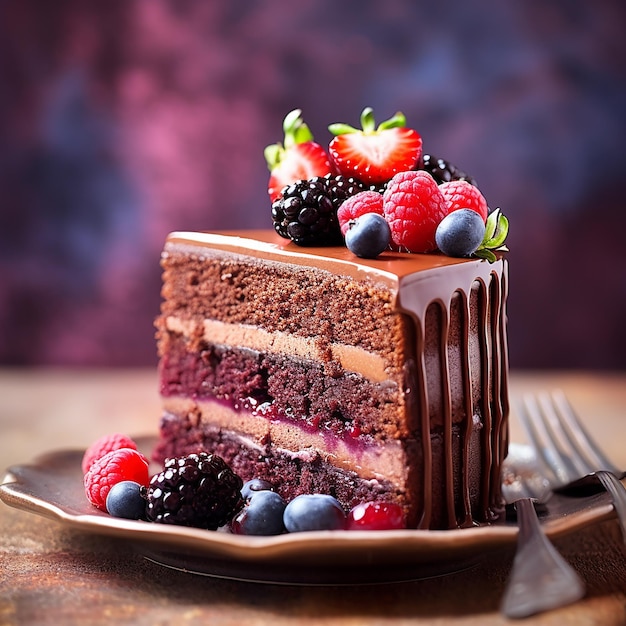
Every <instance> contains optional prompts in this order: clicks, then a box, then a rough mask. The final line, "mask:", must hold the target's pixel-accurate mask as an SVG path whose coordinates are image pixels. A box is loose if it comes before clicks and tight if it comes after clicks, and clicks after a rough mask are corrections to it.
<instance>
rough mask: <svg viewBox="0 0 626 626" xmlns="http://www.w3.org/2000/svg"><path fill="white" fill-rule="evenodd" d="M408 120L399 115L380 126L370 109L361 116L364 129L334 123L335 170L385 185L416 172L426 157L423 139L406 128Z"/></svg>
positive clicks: (331, 147)
mask: <svg viewBox="0 0 626 626" xmlns="http://www.w3.org/2000/svg"><path fill="white" fill-rule="evenodd" d="M405 124H406V118H405V117H404V115H403V114H402V113H399V112H398V113H396V114H395V115H394V116H393V117H392V118H391V119H388V120H387V121H385V122H382V123H381V124H379V125H378V127H377V126H376V123H375V121H374V112H373V110H372V109H371V108H370V107H367V108H365V109H363V113H361V127H362V130H358V129H356V128H353V127H352V126H348V125H347V124H331V125H330V126H329V127H328V130H330V132H331V133H332V134H333V135H335V137H334V139H333V140H332V141H331V142H330V146H329V147H328V152H329V153H330V158H331V161H332V164H333V165H334V167H335V168H336V169H337V170H338V171H339V172H340V173H341V174H343V175H344V176H354V177H355V178H358V179H359V180H361V181H363V182H364V183H368V184H376V183H384V182H386V181H388V180H389V179H391V178H392V177H393V176H395V175H396V174H397V173H398V172H405V171H407V170H411V169H413V168H414V167H415V166H416V165H417V162H418V161H419V159H420V157H421V155H422V138H421V137H420V136H419V134H418V133H417V132H416V131H415V130H413V129H411V128H406V126H405Z"/></svg>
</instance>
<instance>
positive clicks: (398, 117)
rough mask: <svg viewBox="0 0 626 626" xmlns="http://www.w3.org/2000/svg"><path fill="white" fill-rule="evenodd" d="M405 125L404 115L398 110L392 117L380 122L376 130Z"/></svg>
mask: <svg viewBox="0 0 626 626" xmlns="http://www.w3.org/2000/svg"><path fill="white" fill-rule="evenodd" d="M405 126H406V117H405V115H404V113H401V112H400V111H398V112H397V113H396V114H395V115H394V116H393V117H391V118H389V119H388V120H385V121H384V122H381V123H380V124H379V125H378V130H387V129H389V128H404V127H405Z"/></svg>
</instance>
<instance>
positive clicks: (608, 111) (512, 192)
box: [0, 0, 626, 369]
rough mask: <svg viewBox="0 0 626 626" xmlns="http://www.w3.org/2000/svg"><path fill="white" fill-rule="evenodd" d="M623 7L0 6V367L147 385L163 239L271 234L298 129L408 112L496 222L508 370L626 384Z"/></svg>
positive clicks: (118, 1) (323, 138) (320, 2)
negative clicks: (89, 368) (273, 164)
mask: <svg viewBox="0 0 626 626" xmlns="http://www.w3.org/2000/svg"><path fill="white" fill-rule="evenodd" d="M625 31H626V4H625V3H624V2H623V0H596V1H594V2H593V3H591V2H585V1H583V0H579V1H576V0H568V1H564V0H563V1H553V2H550V3H546V2H542V1H541V0H509V1H507V2H501V1H498V0H492V1H488V0H476V1H474V2H472V3H461V2H457V1H456V0H439V1H438V2H432V3H418V2H414V1H410V0H385V2H372V1H366V0H358V1H357V0H348V1H344V2H336V1H334V0H332V1H331V0H315V1H313V0H299V1H298V2H278V1H276V2H253V1H251V0H231V1H230V2H192V1H178V2H174V1H172V2H165V1H162V0H152V1H144V2H142V1H136V2H134V1H130V0H107V2H85V1H83V0H56V1H55V2H46V1H45V0H22V1H21V2H4V3H2V4H0V364H4V365H50V364H53V365H114V366H117V365H153V364H154V363H155V361H156V356H155V349H154V339H153V327H152V322H153V319H154V317H155V315H156V314H157V311H158V306H159V301H160V297H159V288H160V268H159V265H158V260H159V255H160V251H161V247H162V244H163V240H164V238H165V236H166V234H167V233H168V232H169V231H171V230H180V229H201V230H213V229H221V228H243V227H269V226H270V216H269V202H268V200H267V195H266V183H267V177H268V172H267V170H266V167H265V163H264V160H263V148H264V146H265V145H266V144H269V143H272V142H274V141H277V140H279V139H280V138H281V122H282V118H283V116H284V115H285V113H286V112H287V111H289V110H290V109H292V108H296V107H299V108H302V109H303V110H304V115H305V118H306V120H307V121H308V123H309V125H310V126H311V127H312V129H313V131H314V133H315V135H316V139H318V140H319V141H320V142H321V143H325V142H327V141H328V140H329V138H330V137H329V134H328V132H327V130H326V127H327V125H328V124H330V123H332V122H338V121H343V122H348V123H352V124H355V123H357V122H358V117H359V114H360V111H361V110H362V108H363V107H364V106H367V105H369V106H372V107H374V110H375V112H376V114H377V118H378V119H379V120H382V119H385V118H387V117H390V116H391V115H392V114H393V113H394V112H395V111H396V110H398V109H399V110H402V111H403V112H404V113H405V114H406V116H407V118H408V121H409V123H410V125H412V126H414V127H415V128H417V130H418V131H419V132H420V133H421V134H422V136H423V139H424V144H425V150H426V151H427V152H431V153H433V154H436V155H439V156H442V157H444V158H447V159H449V160H450V161H452V162H453V163H455V164H456V165H458V166H460V167H461V168H462V169H465V170H466V171H468V172H469V173H471V174H472V175H473V176H474V177H475V178H476V179H477V180H478V182H479V184H480V187H481V189H482V190H483V192H484V194H485V196H486V197H487V200H488V201H489V204H490V205H491V206H492V207H494V206H500V207H502V209H503V211H504V212H505V213H506V214H507V215H508V217H509V219H510V221H511V226H512V228H511V234H510V238H509V247H510V249H511V252H510V255H509V258H510V262H511V269H510V273H511V281H510V283H511V288H510V300H509V330H510V351H511V365H512V366H513V367H516V368H522V367H546V368H579V367H580V368H596V369H598V368H607V369H608V368H620V369H623V368H624V366H626V356H625V355H626V332H625V331H624V323H625V319H626V249H625V246H624V239H625V238H626V202H625V201H624V191H623V189H624V186H623V183H622V177H623V176H624V173H625V172H626V149H625V147H626V43H625V41H624V40H625V37H624V32H625Z"/></svg>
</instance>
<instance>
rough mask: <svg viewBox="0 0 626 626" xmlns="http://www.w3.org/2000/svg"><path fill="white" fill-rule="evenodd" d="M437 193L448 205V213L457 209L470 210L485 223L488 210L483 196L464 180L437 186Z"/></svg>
mask: <svg viewBox="0 0 626 626" xmlns="http://www.w3.org/2000/svg"><path fill="white" fill-rule="evenodd" d="M439 191H441V194H442V195H443V197H444V198H445V201H446V204H447V205H448V213H452V211H458V210H459V209H472V211H476V213H478V215H480V217H482V218H483V222H486V221H487V215H488V213H489V208H488V207H487V201H486V200H485V196H483V194H482V193H481V192H480V190H479V189H478V187H474V185H471V184H470V183H468V182H467V181H465V180H452V181H450V182H449V183H442V184H441V185H439Z"/></svg>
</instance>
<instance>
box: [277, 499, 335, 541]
mask: <svg viewBox="0 0 626 626" xmlns="http://www.w3.org/2000/svg"><path fill="white" fill-rule="evenodd" d="M283 520H284V522H285V528H286V529H287V530H288V531H289V532H290V533H295V532H300V531H305V530H341V529H344V528H345V527H346V514H345V512H344V510H343V509H342V508H341V505H340V504H339V502H337V500H336V499H335V498H333V496H328V495H323V494H321V493H315V494H306V495H301V496H297V497H296V498H294V499H293V500H292V501H291V502H289V504H287V506H286V508H285V514H284V515H283Z"/></svg>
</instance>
